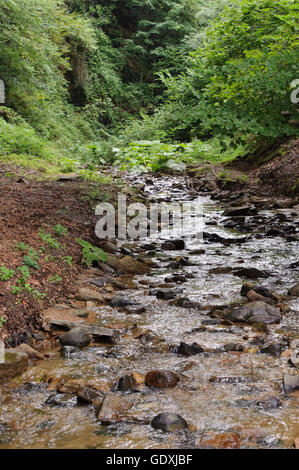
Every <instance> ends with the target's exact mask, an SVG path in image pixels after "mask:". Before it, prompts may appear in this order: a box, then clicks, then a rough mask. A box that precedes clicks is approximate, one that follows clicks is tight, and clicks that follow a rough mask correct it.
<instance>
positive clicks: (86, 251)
mask: <svg viewBox="0 0 299 470" xmlns="http://www.w3.org/2000/svg"><path fill="white" fill-rule="evenodd" d="M76 242H77V243H79V245H81V246H82V255H83V258H82V262H83V263H84V264H86V266H91V265H92V263H94V262H98V261H106V259H107V254H106V253H105V252H104V251H103V250H102V249H101V248H98V247H97V246H94V245H91V243H89V242H87V241H86V240H82V238H76Z"/></svg>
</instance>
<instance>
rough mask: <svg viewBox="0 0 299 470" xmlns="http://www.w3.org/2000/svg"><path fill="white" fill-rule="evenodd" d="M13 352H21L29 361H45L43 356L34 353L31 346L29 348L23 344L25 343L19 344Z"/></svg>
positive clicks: (36, 352)
mask: <svg viewBox="0 0 299 470" xmlns="http://www.w3.org/2000/svg"><path fill="white" fill-rule="evenodd" d="M14 350H15V351H21V352H23V353H25V354H27V356H28V357H29V359H39V360H42V359H45V356H44V355H43V354H41V353H40V352H38V351H36V350H35V349H33V348H32V347H31V346H29V345H28V344H25V343H23V344H19V346H17V347H15V348H14Z"/></svg>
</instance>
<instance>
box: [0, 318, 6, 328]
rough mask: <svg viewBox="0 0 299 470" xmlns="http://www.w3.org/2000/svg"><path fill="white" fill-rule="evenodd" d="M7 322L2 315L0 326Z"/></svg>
mask: <svg viewBox="0 0 299 470" xmlns="http://www.w3.org/2000/svg"><path fill="white" fill-rule="evenodd" d="M5 322H6V319H5V318H4V317H0V328H3V325H4V323H5Z"/></svg>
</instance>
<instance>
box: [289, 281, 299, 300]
mask: <svg viewBox="0 0 299 470" xmlns="http://www.w3.org/2000/svg"><path fill="white" fill-rule="evenodd" d="M288 295H291V296H292V297H299V282H298V283H297V284H295V285H294V286H293V287H291V289H289V291H288Z"/></svg>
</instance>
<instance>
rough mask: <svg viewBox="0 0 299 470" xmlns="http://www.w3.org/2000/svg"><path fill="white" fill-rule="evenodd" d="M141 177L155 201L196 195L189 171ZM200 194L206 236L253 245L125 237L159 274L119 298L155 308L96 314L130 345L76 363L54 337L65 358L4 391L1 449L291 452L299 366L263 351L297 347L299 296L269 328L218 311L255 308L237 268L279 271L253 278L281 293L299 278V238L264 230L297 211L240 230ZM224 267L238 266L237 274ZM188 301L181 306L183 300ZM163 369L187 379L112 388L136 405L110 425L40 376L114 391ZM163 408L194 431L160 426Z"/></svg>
mask: <svg viewBox="0 0 299 470" xmlns="http://www.w3.org/2000/svg"><path fill="white" fill-rule="evenodd" d="M131 179H132V183H134V184H144V185H145V186H144V194H145V197H146V199H147V201H152V202H157V201H161V200H164V201H188V200H192V199H194V198H195V195H194V193H193V192H192V191H191V192H189V191H188V190H186V178H185V177H183V176H174V177H152V178H149V177H145V176H142V175H141V176H134V177H133V176H132V177H131ZM196 197H197V198H198V195H197V196H196ZM199 199H200V202H201V203H202V204H203V207H204V221H205V228H204V231H205V232H207V233H209V234H217V235H218V236H219V237H222V238H226V239H229V238H231V239H234V240H237V239H238V238H240V239H243V238H244V237H247V240H246V241H245V242H242V243H238V242H237V241H235V242H234V243H221V242H219V241H217V237H215V236H214V238H212V237H208V238H204V240H203V241H201V240H199V239H196V238H194V237H193V234H192V233H190V227H185V230H186V233H185V234H184V240H185V242H186V246H185V248H184V249H182V250H175V251H172V250H166V249H161V240H157V239H150V238H147V239H143V240H137V241H136V240H135V241H134V240H133V241H132V240H129V239H128V240H125V241H120V240H118V241H117V243H118V246H119V247H123V248H125V249H126V250H130V252H132V253H133V255H134V256H138V255H142V256H145V257H147V258H150V259H151V260H152V261H153V264H154V266H153V268H152V270H151V272H150V273H148V274H144V275H136V276H134V278H133V280H134V282H135V283H136V288H133V289H126V290H121V291H119V292H118V291H117V290H115V291H114V292H113V295H117V294H120V295H123V296H126V297H127V298H129V299H130V300H132V301H136V303H138V304H139V303H141V304H142V306H144V307H145V309H144V310H145V312H142V311H141V312H140V313H134V311H132V312H131V313H129V312H128V311H125V309H123V308H117V307H112V306H111V305H109V304H108V303H106V304H103V305H99V306H95V307H93V312H94V316H95V319H96V320H95V321H96V322H97V323H98V324H99V325H101V326H104V327H107V326H108V327H111V326H112V327H115V328H119V330H120V333H121V334H120V339H119V341H117V342H116V343H115V344H104V343H103V344H91V345H90V346H88V347H86V348H85V349H83V350H82V351H79V352H75V353H73V354H70V355H69V357H66V358H63V357H61V356H60V354H59V353H58V351H59V347H58V345H57V343H55V342H52V349H51V350H52V351H54V352H56V353H58V354H54V355H53V357H50V358H47V359H45V360H41V361H37V362H34V364H33V366H32V367H30V368H29V369H28V371H27V372H26V373H25V375H24V377H23V378H22V376H21V377H20V378H19V379H20V383H19V385H18V386H16V387H15V388H13V389H12V388H11V387H10V386H9V384H4V385H3V386H2V387H1V389H0V407H1V408H0V449H18V448H30V449H38V448H60V449H69V448H79V449H103V448H109V449H183V448H202V447H213V445H214V444H213V443H215V442H216V443H217V442H219V435H221V436H225V439H226V441H225V442H231V443H232V444H227V446H232V447H241V448H290V447H292V445H293V441H294V439H295V438H297V437H298V436H299V397H298V396H295V395H294V394H292V395H291V396H287V395H286V394H285V393H284V391H283V385H282V379H283V375H284V374H296V373H298V370H297V372H296V368H294V366H292V365H291V364H290V362H289V357H288V356H287V355H286V356H284V355H278V356H273V355H271V354H262V353H260V352H259V349H260V345H261V344H263V341H264V342H265V344H269V343H280V342H281V343H285V345H286V346H285V349H288V347H289V344H290V342H291V341H292V340H294V339H299V321H298V319H299V316H298V313H299V299H298V298H297V299H293V298H292V299H288V300H287V302H286V303H287V305H288V308H287V309H286V311H285V313H284V315H283V318H282V320H281V321H280V322H279V323H277V324H271V325H267V329H268V331H267V332H266V333H265V332H263V331H262V332H259V331H256V330H255V329H254V328H253V326H252V325H250V324H247V323H231V322H225V321H224V322H222V321H221V319H220V318H219V317H217V315H215V316H213V315H212V316H211V315H209V312H210V311H211V309H213V308H215V310H217V308H218V309H220V310H221V308H222V306H224V305H230V304H234V303H236V304H241V303H242V302H243V303H244V302H245V301H247V302H248V299H246V297H242V296H241V293H240V291H241V287H242V283H243V282H244V281H249V279H246V278H245V277H242V276H238V275H235V274H234V272H233V271H234V270H235V268H248V267H250V268H256V269H259V270H261V271H267V272H268V273H269V275H268V276H266V277H265V278H263V279H258V280H256V281H252V282H253V283H254V284H258V285H262V286H263V287H265V288H268V289H270V291H271V292H275V293H277V294H281V295H286V293H287V291H288V290H289V288H291V287H292V286H293V285H294V284H295V283H296V282H298V268H297V271H296V269H295V268H291V267H290V265H291V264H292V263H295V262H296V261H297V260H298V243H297V242H296V241H292V239H289V240H286V238H283V237H280V236H269V235H267V236H266V235H265V228H264V226H263V221H266V222H267V221H268V220H271V221H272V220H274V218H275V217H276V216H277V214H283V216H282V217H281V219H282V218H284V220H286V222H285V223H290V224H291V225H292V226H294V227H296V230H298V227H299V217H298V214H296V213H295V212H294V211H292V209H273V210H269V209H268V210H263V209H259V210H258V214H255V215H252V216H248V217H246V220H245V224H243V227H242V230H241V231H240V230H238V229H234V228H232V227H229V226H227V224H226V223H225V222H226V221H227V217H225V216H223V210H224V209H225V208H226V206H224V205H223V206H221V204H220V203H219V202H216V201H215V200H212V199H211V197H210V196H208V195H204V194H202V195H200V196H199ZM258 217H259V218H261V221H258V220H257V218H258ZM277 220H279V219H277ZM255 222H256V223H255ZM277 223H278V222H277ZM246 224H248V227H249V229H248V231H246ZM224 225H226V227H224ZM228 225H229V224H228ZM252 227H253V228H252ZM214 240H216V241H214ZM219 240H220V238H219ZM151 245H152V246H151ZM199 250H201V251H199ZM177 257H179V258H177ZM175 264H177V266H175ZM215 268H220V273H219V271H218V273H217V271H216V272H213V271H212V270H214V271H215ZM224 268H228V269H227V271H226V272H224V271H225V270H224ZM89 272H91V271H88V275H89ZM100 275H102V276H106V275H107V273H100V272H98V273H97V277H99V276H100ZM296 275H297V278H296ZM169 277H170V279H167V278H169ZM165 278H166V281H165ZM168 285H169V287H167V286H168ZM160 286H163V287H160ZM155 289H158V290H159V289H166V290H167V289H170V290H172V291H175V298H174V299H170V300H165V299H163V298H157V296H156V290H155ZM177 298H180V299H182V300H181V302H176V299H177ZM186 299H187V300H186ZM181 342H184V343H187V344H188V345H190V344H192V343H197V344H198V345H200V346H201V347H202V348H203V349H204V352H202V353H200V354H196V355H192V356H189V357H188V356H183V355H180V354H178V350H177V348H178V346H179V344H180V343H181ZM227 345H229V347H227V350H225V347H226V346H227ZM153 369H169V370H171V371H174V372H176V373H178V374H179V376H180V378H181V380H180V381H179V382H178V384H177V385H176V386H175V387H173V388H156V387H149V386H145V385H141V386H140V387H139V388H138V389H136V390H133V391H131V390H128V391H116V390H115V389H113V390H112V392H110V393H113V394H114V395H115V396H119V397H125V398H126V399H128V400H130V402H131V404H132V407H131V408H130V409H129V410H128V411H126V413H125V416H126V419H122V420H119V421H115V422H111V423H101V422H99V420H98V419H97V417H96V414H95V409H94V406H93V405H91V404H83V403H79V402H78V401H77V397H76V395H75V394H72V393H70V394H65V399H64V401H63V403H62V402H61V403H60V405H59V404H58V405H57V406H55V404H54V405H53V403H52V404H51V403H50V404H49V402H47V403H48V404H47V403H46V401H47V399H48V398H49V396H50V395H51V394H53V391H54V392H55V390H54V388H53V389H52V390H51V388H50V389H49V386H48V383H45V381H44V380H43V379H42V378H41V377H42V374H41V371H43V373H44V375H47V377H49V375H53V376H55V377H60V376H67V377H68V378H71V379H74V380H84V381H88V380H93V379H95V378H96V379H100V380H101V381H102V383H103V386H105V385H106V386H107V389H109V388H110V389H111V385H112V387H113V386H114V384H116V383H117V381H118V379H119V378H121V377H123V376H125V375H129V374H131V373H132V372H137V373H139V374H146V373H147V372H148V371H149V370H153ZM48 382H49V381H48ZM164 411H167V412H175V413H178V414H179V415H181V416H182V417H183V418H184V419H185V420H186V421H187V422H188V423H189V424H190V426H189V429H188V430H187V429H186V430H183V431H180V432H174V433H172V432H163V431H161V430H157V429H154V428H153V427H152V426H151V424H150V421H151V419H152V418H153V417H154V416H156V415H158V414H159V413H161V412H164Z"/></svg>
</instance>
